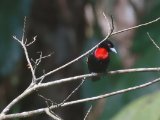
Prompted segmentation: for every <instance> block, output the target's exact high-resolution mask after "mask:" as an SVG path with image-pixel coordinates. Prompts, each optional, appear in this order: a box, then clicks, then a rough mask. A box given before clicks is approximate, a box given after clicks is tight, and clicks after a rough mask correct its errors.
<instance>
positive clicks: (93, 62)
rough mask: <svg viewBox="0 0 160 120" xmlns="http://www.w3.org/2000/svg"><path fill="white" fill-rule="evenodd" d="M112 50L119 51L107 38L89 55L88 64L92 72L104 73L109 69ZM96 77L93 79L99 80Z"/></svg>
mask: <svg viewBox="0 0 160 120" xmlns="http://www.w3.org/2000/svg"><path fill="white" fill-rule="evenodd" d="M110 52H114V53H117V51H116V49H115V48H114V45H113V43H112V42H111V41H109V40H106V41H104V42H102V43H101V44H100V45H98V47H97V48H96V49H95V50H94V51H93V53H91V54H90V55H89V56H88V59H87V64H88V69H89V72H90V73H104V72H106V70H107V67H108V64H109V61H110ZM98 79H99V77H94V78H93V80H98Z"/></svg>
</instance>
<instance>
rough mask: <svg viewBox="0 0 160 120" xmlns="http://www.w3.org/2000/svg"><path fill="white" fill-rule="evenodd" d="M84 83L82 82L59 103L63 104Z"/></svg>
mask: <svg viewBox="0 0 160 120" xmlns="http://www.w3.org/2000/svg"><path fill="white" fill-rule="evenodd" d="M83 83H84V80H82V82H81V83H80V84H79V85H78V86H77V87H76V88H75V89H74V90H73V91H72V92H71V93H70V94H69V95H68V96H67V97H66V99H64V100H63V102H62V103H61V105H62V104H64V103H65V102H66V101H67V100H68V99H69V98H70V97H71V96H72V95H73V94H74V93H75V92H76V91H77V90H78V89H79V88H80V87H81V86H82V84H83Z"/></svg>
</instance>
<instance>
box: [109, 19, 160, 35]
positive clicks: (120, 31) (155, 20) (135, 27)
mask: <svg viewBox="0 0 160 120" xmlns="http://www.w3.org/2000/svg"><path fill="white" fill-rule="evenodd" d="M159 20H160V17H158V18H157V19H154V20H152V21H150V22H147V23H144V24H140V25H137V26H134V27H130V28H127V29H123V30H119V31H117V32H113V33H112V34H111V36H113V35H116V34H119V33H122V32H126V31H129V30H133V29H137V28H139V27H142V26H147V25H149V24H152V23H155V22H157V21H159Z"/></svg>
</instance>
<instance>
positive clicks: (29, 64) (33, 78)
mask: <svg viewBox="0 0 160 120" xmlns="http://www.w3.org/2000/svg"><path fill="white" fill-rule="evenodd" d="M13 38H14V39H15V40H16V41H18V42H19V43H20V44H21V46H22V48H23V50H24V54H25V57H26V60H27V63H28V66H29V68H30V70H31V73H32V80H33V81H32V82H34V81H35V80H36V76H35V73H34V69H33V66H32V64H31V61H30V59H29V55H28V51H27V48H26V46H25V44H24V43H23V42H22V41H20V40H19V39H18V38H17V37H16V36H13Z"/></svg>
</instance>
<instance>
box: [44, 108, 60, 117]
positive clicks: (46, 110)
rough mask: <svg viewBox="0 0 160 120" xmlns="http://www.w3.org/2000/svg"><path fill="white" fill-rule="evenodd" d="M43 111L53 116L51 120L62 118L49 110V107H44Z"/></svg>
mask: <svg viewBox="0 0 160 120" xmlns="http://www.w3.org/2000/svg"><path fill="white" fill-rule="evenodd" d="M45 113H46V114H47V115H48V116H50V117H51V118H53V120H62V119H61V118H60V117H59V116H57V115H56V114H55V113H53V112H51V111H50V109H49V108H48V109H45Z"/></svg>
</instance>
